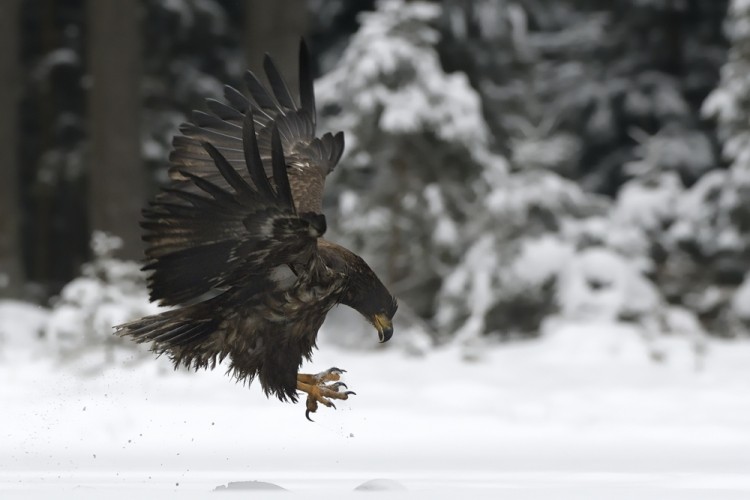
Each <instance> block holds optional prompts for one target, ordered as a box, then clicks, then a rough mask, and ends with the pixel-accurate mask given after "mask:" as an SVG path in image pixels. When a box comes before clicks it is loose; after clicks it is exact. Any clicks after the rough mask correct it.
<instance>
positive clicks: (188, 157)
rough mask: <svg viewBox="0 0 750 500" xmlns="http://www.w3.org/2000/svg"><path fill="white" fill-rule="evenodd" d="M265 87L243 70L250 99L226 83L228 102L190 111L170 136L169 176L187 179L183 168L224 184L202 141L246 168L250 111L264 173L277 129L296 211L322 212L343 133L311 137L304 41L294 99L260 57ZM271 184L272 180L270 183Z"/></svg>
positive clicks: (311, 102)
mask: <svg viewBox="0 0 750 500" xmlns="http://www.w3.org/2000/svg"><path fill="white" fill-rule="evenodd" d="M264 69H265V73H266V77H267V79H268V81H269V83H270V91H269V90H268V89H267V88H266V87H264V86H263V84H262V83H261V81H260V79H259V78H258V77H257V76H256V75H255V74H253V73H252V72H250V71H248V72H247V74H246V75H245V83H246V85H247V88H248V90H249V92H250V99H248V98H246V97H245V96H244V95H242V94H241V93H240V92H239V91H237V90H236V89H234V88H232V87H229V86H227V87H225V97H226V100H227V102H226V103H221V102H219V101H215V100H208V101H207V104H208V108H209V111H210V112H208V113H204V112H198V111H197V112H195V113H194V114H193V121H194V123H191V124H185V125H183V126H182V127H181V129H180V130H181V132H182V134H183V135H182V136H178V137H176V138H175V140H174V151H173V152H172V156H171V158H170V159H171V161H172V163H173V164H174V168H173V169H172V171H171V172H170V175H171V176H172V178H173V179H175V180H187V178H188V177H187V176H186V175H185V172H189V173H191V174H192V175H195V176H198V177H202V178H205V179H208V180H211V181H212V182H215V183H216V184H218V185H220V186H222V187H226V185H224V184H223V181H222V179H221V178H220V176H218V175H217V173H216V169H215V167H214V165H213V159H212V158H211V157H210V155H209V154H208V152H207V151H206V150H205V149H204V148H203V147H202V143H204V142H208V143H211V144H213V145H214V146H215V147H216V149H217V150H218V151H219V152H220V153H221V154H222V155H223V156H224V157H225V158H226V159H227V161H228V162H229V163H230V165H232V166H234V167H235V168H237V169H239V170H244V168H245V166H246V165H245V158H244V155H243V152H242V142H243V137H242V129H243V127H242V123H243V121H244V118H245V114H246V113H247V111H248V110H252V115H253V120H254V122H255V127H256V130H257V144H258V151H259V154H260V157H261V159H262V160H263V161H264V162H265V165H266V169H265V172H266V176H267V177H268V178H273V172H272V171H271V168H270V165H271V159H272V152H273V145H272V131H273V129H274V128H276V129H277V130H278V132H279V136H280V138H281V145H282V148H283V151H284V156H285V158H286V165H287V170H288V177H289V184H290V189H291V193H292V197H293V200H294V204H295V208H296V209H297V212H298V213H307V212H312V213H318V214H319V213H321V212H322V199H323V188H324V186H325V178H326V176H327V175H328V174H329V173H330V172H331V170H333V168H334V167H335V166H336V164H337V163H338V161H339V159H340V158H341V154H342V153H343V151H344V134H343V133H342V132H339V133H338V134H336V135H332V134H330V133H327V134H325V135H323V136H322V137H316V136H315V124H316V111H315V94H314V90H313V77H312V71H311V68H310V55H309V52H308V49H307V45H306V44H305V42H304V40H303V41H302V42H301V43H300V53H299V88H300V96H299V101H297V100H296V99H295V98H294V97H293V96H292V94H291V92H290V91H289V87H288V86H287V84H286V82H285V81H284V79H283V78H282V76H281V74H280V73H279V71H278V69H277V67H276V65H275V64H274V62H273V60H272V59H271V58H270V57H269V56H268V55H266V57H265V59H264ZM272 182H273V183H275V181H272Z"/></svg>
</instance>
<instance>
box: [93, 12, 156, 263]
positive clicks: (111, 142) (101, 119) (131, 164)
mask: <svg viewBox="0 0 750 500" xmlns="http://www.w3.org/2000/svg"><path fill="white" fill-rule="evenodd" d="M140 5H141V2H139V1H137V0H126V1H123V0H89V1H88V33H89V39H88V57H89V68H90V73H91V77H92V87H91V90H90V94H89V111H88V113H89V114H88V126H89V137H90V139H91V147H90V154H89V168H90V177H89V192H90V196H89V216H90V227H91V229H92V230H94V231H96V230H102V231H106V232H108V233H112V234H115V235H117V236H119V237H120V238H122V240H123V243H124V245H123V248H122V250H121V252H120V254H119V255H120V256H122V257H125V258H131V259H139V258H141V257H142V255H143V252H142V245H141V241H140V230H139V227H138V220H139V219H140V210H141V207H142V206H143V203H144V201H145V192H146V176H145V172H144V168H143V162H142V159H141V151H140V135H139V122H140V110H141V93H140V83H141V43H140V41H141V33H140V32H141V29H140Z"/></svg>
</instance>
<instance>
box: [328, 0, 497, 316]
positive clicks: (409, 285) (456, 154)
mask: <svg viewBox="0 0 750 500" xmlns="http://www.w3.org/2000/svg"><path fill="white" fill-rule="evenodd" d="M439 15H440V6H439V5H436V4H432V3H427V2H403V1H401V0H384V1H381V2H379V3H378V4H377V10H376V11H374V12H368V13H363V14H361V28H360V29H359V31H358V32H357V33H356V34H355V35H354V36H353V37H352V39H351V41H350V44H349V46H348V47H347V48H346V50H345V52H344V53H343V56H342V58H341V60H340V61H339V63H338V64H337V65H336V67H335V68H334V69H333V70H332V71H331V72H330V73H328V74H326V75H325V76H324V77H323V78H321V79H320V80H319V81H318V85H317V93H318V105H319V107H320V108H321V109H322V115H323V121H324V124H325V126H326V127H327V128H329V129H332V130H344V131H345V132H346V134H347V135H346V141H347V149H346V155H345V156H344V158H343V159H342V166H341V167H340V168H339V169H338V171H337V172H336V174H334V175H336V177H335V181H334V182H333V183H332V184H335V185H336V186H337V190H338V194H339V198H338V204H337V207H336V208H337V213H338V214H340V215H341V217H340V218H338V217H334V225H335V226H334V227H335V228H336V229H337V230H338V231H339V232H340V233H341V237H343V238H344V239H345V240H348V241H347V243H348V244H349V245H350V247H351V248H353V249H354V250H355V251H357V252H358V253H360V254H362V255H363V256H364V257H365V258H366V260H368V261H369V262H370V263H371V265H373V267H374V268H376V269H378V270H379V271H380V272H381V273H382V274H383V275H384V276H385V278H386V280H387V281H389V282H390V283H391V285H392V286H393V289H394V290H395V291H396V293H397V295H399V296H400V297H401V298H402V300H403V301H404V302H405V303H406V304H407V305H408V306H411V308H413V309H415V310H416V311H417V313H418V314H419V315H421V316H423V317H429V316H431V315H432V313H433V308H434V303H433V302H434V297H435V294H436V292H437V290H438V289H439V287H440V283H441V281H442V278H443V276H445V274H446V273H447V272H449V270H450V269H451V268H452V266H453V265H454V264H455V262H456V261H457V260H458V258H459V257H460V253H461V249H462V248H463V247H465V246H466V241H467V236H468V235H469V234H471V233H470V231H467V227H468V226H470V225H471V223H472V219H473V218H475V217H476V215H477V214H476V213H474V207H475V206H476V199H477V195H478V193H476V192H475V191H474V182H475V181H476V179H477V178H478V177H479V175H480V174H481V173H482V172H483V171H484V170H485V169H495V170H498V171H503V170H504V168H505V163H504V160H503V159H502V158H500V157H496V156H493V155H492V154H491V153H490V152H489V149H488V143H489V131H488V128H487V125H486V123H485V121H484V118H483V116H482V112H481V102H480V99H479V96H478V94H477V93H476V91H474V89H473V88H472V87H471V86H470V85H469V82H468V80H467V78H466V76H465V75H464V74H462V73H451V74H448V73H446V72H445V71H444V70H443V69H442V67H441V64H440V60H439V58H438V54H437V52H436V50H435V46H436V44H437V43H438V41H439V34H438V31H437V30H436V29H435V24H436V22H437V20H438V18H439Z"/></svg>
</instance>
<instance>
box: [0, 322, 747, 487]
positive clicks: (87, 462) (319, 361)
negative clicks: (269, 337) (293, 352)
mask: <svg viewBox="0 0 750 500" xmlns="http://www.w3.org/2000/svg"><path fill="white" fill-rule="evenodd" d="M5 311H6V315H5V317H0V330H2V329H5V330H6V331H7V330H8V328H9V327H12V326H13V325H12V321H11V319H10V317H9V316H8V315H7V309H6V310H5ZM2 313H3V310H1V309H0V315H2ZM33 320H34V319H33V318H31V319H29V318H26V319H24V321H26V322H27V323H28V322H33ZM0 339H2V336H0ZM373 341H374V339H373ZM38 352H39V351H38V350H35V348H34V347H33V345H23V343H20V344H19V343H18V342H16V341H13V342H8V341H7V339H6V341H5V343H4V344H2V345H0V380H2V382H1V383H0V402H1V403H2V408H0V429H1V430H0V498H3V499H6V498H29V497H30V496H31V497H32V498H35V497H38V498H61V497H62V498H102V497H105V495H106V498H108V499H110V498H133V497H136V496H137V497H139V498H164V497H179V498H211V497H213V496H215V495H219V496H224V495H226V496H229V497H231V498H235V497H237V498H239V497H242V498H249V497H252V498H267V497H268V498H279V497H286V496H290V495H291V496H292V497H297V498H313V499H314V498H331V496H332V495H333V496H334V497H335V498H346V497H350V498H351V497H353V498H359V497H361V495H363V494H364V495H365V496H367V497H368V498H458V497H459V496H463V497H465V498H503V499H538V498H550V499H555V500H558V499H588V498H591V499H594V498H597V499H600V498H601V499H620V498H640V499H652V498H653V499H671V498H680V499H682V498H687V499H692V498H706V499H709V498H710V499H723V498H750V343H723V342H712V343H711V344H710V345H709V350H708V353H707V355H706V358H705V363H704V364H703V366H702V367H700V369H698V368H697V367H696V363H695V360H694V358H693V357H692V354H691V353H690V350H689V349H688V348H687V343H682V342H680V341H677V340H675V341H674V342H673V345H671V346H668V349H667V352H669V353H670V354H671V356H669V357H667V359H666V360H665V361H664V362H663V363H660V364H657V363H654V362H653V361H650V360H649V359H648V356H647V353H646V350H645V349H644V346H643V342H642V341H641V339H640V338H639V337H638V336H637V335H636V334H635V333H634V332H633V331H632V330H630V329H628V328H627V327H623V326H617V325H612V324H599V325H592V324H589V325H567V326H565V325H560V326H558V327H557V328H555V329H554V332H553V333H551V334H550V335H548V336H547V337H546V338H545V339H544V340H542V341H538V342H528V343H516V344H509V345H505V346H499V347H493V348H490V349H486V350H484V351H482V352H480V353H478V354H477V355H476V356H474V357H475V358H476V359H474V360H473V361H470V362H467V361H465V360H463V359H462V354H461V352H460V351H459V349H457V348H455V347H449V348H444V349H441V350H437V351H435V352H432V353H430V354H428V355H426V356H423V357H410V356H407V355H405V354H404V353H403V352H401V351H398V350H391V351H383V352H369V353H367V352H356V351H349V350H342V349H340V348H335V347H334V346H331V345H326V342H325V340H323V342H322V343H321V350H320V351H318V353H317V354H316V358H315V364H314V365H313V367H311V369H312V370H319V369H324V368H327V367H330V366H334V365H335V366H340V367H342V368H346V369H348V370H349V372H348V373H347V374H346V381H347V382H348V383H349V384H350V388H352V389H353V390H355V391H357V393H358V395H357V396H355V397H354V398H353V399H351V400H350V401H349V402H343V403H341V404H340V405H339V409H338V411H333V410H326V409H321V410H319V412H318V413H317V415H316V416H315V417H314V418H315V419H316V422H315V423H309V422H307V421H306V420H305V419H304V411H303V407H302V405H297V406H292V405H285V404H281V403H279V402H278V401H273V400H266V399H265V398H264V397H263V396H262V395H261V394H260V390H259V388H258V387H256V386H253V387H251V388H250V389H248V388H246V387H242V386H239V385H236V384H234V383H232V382H230V381H229V380H228V379H227V378H226V377H224V375H223V373H222V372H221V371H216V372H201V373H199V374H197V375H191V374H186V373H181V372H178V373H174V372H172V371H171V370H170V368H169V367H168V365H167V364H166V360H163V359H160V360H153V361H148V362H145V363H140V364H135V365H132V364H131V363H127V362H120V361H118V362H116V363H115V366H113V368H111V369H109V370H107V371H106V372H104V373H102V374H98V375H88V376H85V375H81V373H80V370H76V369H74V368H71V367H70V366H63V365H60V364H58V363H56V362H53V361H50V360H49V359H47V358H46V357H42V356H40V355H39V354H38ZM35 353H36V354H35ZM374 479H387V480H390V481H391V482H387V481H382V482H376V483H375V484H374V486H375V487H378V486H380V487H382V488H388V487H390V488H393V487H396V486H400V487H403V488H405V490H400V491H397V490H384V491H382V492H380V493H366V494H365V493H361V492H359V491H356V492H355V491H354V490H355V488H356V487H357V486H359V485H362V484H363V483H365V482H367V481H371V480H374ZM243 481H245V482H250V481H262V482H267V483H272V484H274V485H278V486H281V487H283V488H285V489H286V490H289V491H288V492H278V491H270V490H264V489H260V487H259V486H260V485H258V484H257V483H245V486H246V487H248V488H251V489H249V490H248V489H245V490H229V491H224V492H221V493H213V490H214V489H215V488H216V487H217V486H220V485H226V484H227V483H233V482H234V483H239V482H243ZM235 486H237V485H235ZM233 491H234V492H233Z"/></svg>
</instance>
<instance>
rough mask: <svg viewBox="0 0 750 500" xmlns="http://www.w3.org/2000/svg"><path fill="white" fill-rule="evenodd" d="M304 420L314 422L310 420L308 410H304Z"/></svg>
mask: <svg viewBox="0 0 750 500" xmlns="http://www.w3.org/2000/svg"><path fill="white" fill-rule="evenodd" d="M305 418H306V419H307V420H309V421H310V422H315V420H313V419H311V418H310V410H305Z"/></svg>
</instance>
